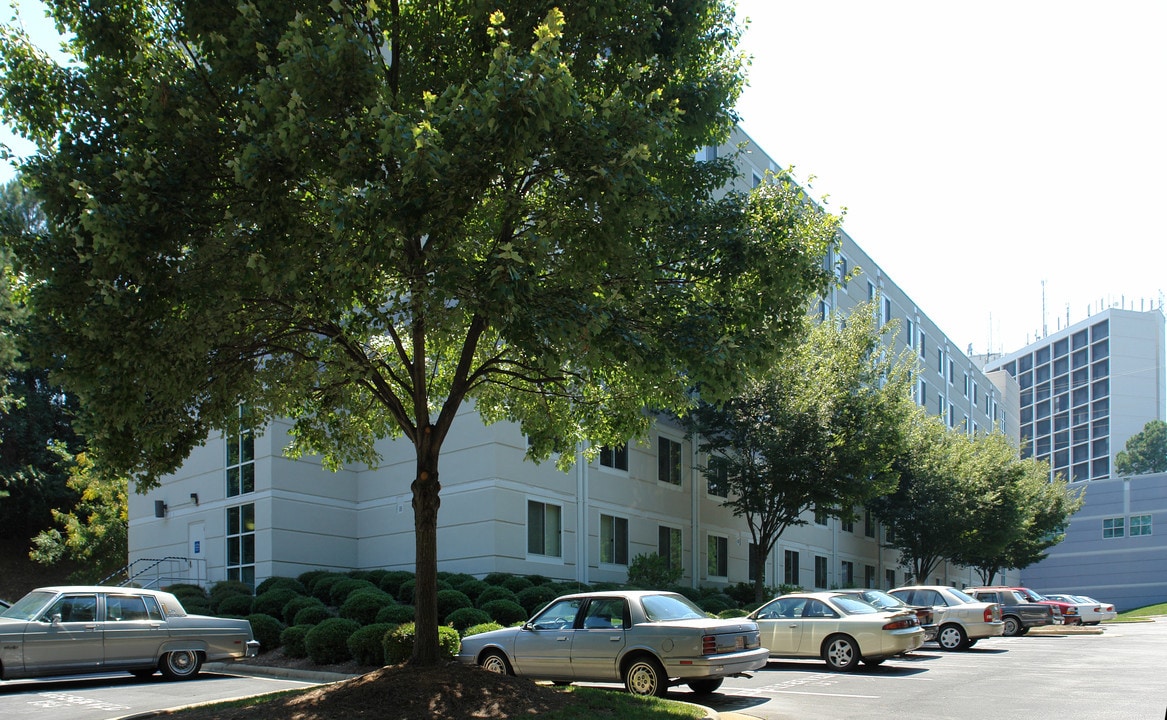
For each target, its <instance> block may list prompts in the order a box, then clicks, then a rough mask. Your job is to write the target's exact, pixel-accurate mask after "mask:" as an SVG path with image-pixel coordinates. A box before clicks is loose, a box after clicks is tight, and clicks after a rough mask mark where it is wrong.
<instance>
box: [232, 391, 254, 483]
mask: <svg viewBox="0 0 1167 720" xmlns="http://www.w3.org/2000/svg"><path fill="white" fill-rule="evenodd" d="M243 413H244V408H243V407H240V408H239V417H240V419H243ZM226 440H227V497H235V496H236V495H243V494H246V493H250V492H255V435H254V433H252V431H251V430H243V431H242V432H240V433H239V434H238V435H235V436H232V437H229V438H226Z"/></svg>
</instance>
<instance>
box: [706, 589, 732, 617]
mask: <svg viewBox="0 0 1167 720" xmlns="http://www.w3.org/2000/svg"><path fill="white" fill-rule="evenodd" d="M697 604H698V605H699V606H700V607H701V609H702V610H704V611H705V612H707V613H713V614H717V613H719V612H721V611H722V610H730V609H733V608H736V607H737V603H736V602H734V601H733V598H731V597H730V596H728V595H726V594H725V593H714V594H713V595H709V596H707V597H703V598H701V599H700V600H698V601H697Z"/></svg>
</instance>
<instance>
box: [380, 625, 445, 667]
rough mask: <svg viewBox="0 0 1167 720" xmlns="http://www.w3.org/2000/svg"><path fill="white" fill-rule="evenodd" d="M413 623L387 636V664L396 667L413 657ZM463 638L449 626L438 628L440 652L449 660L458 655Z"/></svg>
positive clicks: (398, 627) (400, 627) (414, 633)
mask: <svg viewBox="0 0 1167 720" xmlns="http://www.w3.org/2000/svg"><path fill="white" fill-rule="evenodd" d="M416 634H417V633H416V631H415V629H414V626H413V623H405V624H403V625H398V626H397V627H396V628H394V629H393V630H390V631H389V632H388V633H386V635H385V662H386V663H388V664H390V665H394V664H396V663H402V662H405V661H406V660H408V659H409V658H410V657H412V656H413V642H414V637H415V636H416ZM461 647H462V638H461V636H460V635H458V631H457V630H455V629H454V628H452V627H449V626H448V625H439V626H438V650H439V652H440V653H442V654H444V655H446V656H447V657H449V658H453V657H454V656H455V655H457V654H458V650H459V648H461Z"/></svg>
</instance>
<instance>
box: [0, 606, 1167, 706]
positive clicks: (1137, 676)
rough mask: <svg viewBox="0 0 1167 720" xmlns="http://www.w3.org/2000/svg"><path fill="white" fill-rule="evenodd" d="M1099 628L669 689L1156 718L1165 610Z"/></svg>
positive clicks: (82, 681) (186, 697) (171, 702)
mask: <svg viewBox="0 0 1167 720" xmlns="http://www.w3.org/2000/svg"><path fill="white" fill-rule="evenodd" d="M1103 628H1104V630H1103V632H1102V634H1100V635H1084V634H1075V635H1068V636H1051V635H1038V634H1030V635H1029V636H1026V637H1017V638H992V639H989V640H982V641H980V642H978V643H977V645H976V647H974V648H972V649H971V650H969V651H968V652H956V653H945V652H940V651H939V650H937V649H935V645H933V644H929V645H926V646H925V647H924V648H923V649H922V650H920V651H917V652H914V653H912V654H911V655H910V656H908V657H905V658H899V659H893V660H889V661H888V662H886V663H885V664H883V665H882V666H880V667H878V668H867V667H862V666H861V667H860V669H859V670H858V671H856V672H853V673H832V672H827V671H826V666H825V664H824V663H822V662H819V661H814V660H805V661H771V662H770V664H769V665H768V667H767V668H766V669H765V670H762V671H759V672H757V673H756V674H755V675H754V677H752V678H750V679H742V678H734V679H730V680H728V681H727V682H726V683H725V684H724V685H723V686H722V688H721V690H719V691H718V692H717V693H715V694H714V695H711V696H704V697H701V698H698V697H695V696H694V695H693V694H692V693H690V692H688V691H687V689H686V688H676V689H674V690H673V691H672V692H670V694H669V696H670V697H672V698H674V699H677V700H689V701H700V702H701V703H702V704H704V705H708V706H710V707H713V708H714V709H716V710H718V711H721V712H736V713H743V714H746V715H749V716H753V717H756V718H762V719H763V720H779V719H781V720H794V719H795V718H798V720H838V719H840V718H846V719H847V720H863V719H865V718H887V717H893V718H897V720H900V719H914V718H920V719H921V720H924V719H927V720H938V719H941V718H954V719H955V718H960V720H973V719H976V718H994V719H1008V718H1024V719H1025V720H1039V719H1041V720H1044V719H1045V718H1058V719H1061V718H1066V719H1070V718H1073V719H1075V720H1077V719H1078V718H1089V719H1090V720H1108V719H1110V718H1114V719H1115V720H1120V719H1121V720H1143V719H1146V720H1162V718H1164V717H1165V715H1167V683H1164V682H1163V657H1164V650H1165V649H1167V618H1165V619H1162V620H1159V621H1157V622H1151V623H1138V624H1107V625H1105V626H1103ZM305 686H306V683H300V682H295V681H278V680H271V679H265V678H247V677H233V676H230V675H223V674H218V673H204V674H203V675H201V676H200V677H199V678H197V679H195V680H192V681H188V682H180V683H168V682H164V681H163V680H162V679H161V677H160V676H155V677H154V678H152V679H151V680H149V681H141V680H136V679H135V678H133V677H130V676H129V675H127V674H114V675H110V676H92V677H85V678H77V679H53V680H22V681H15V682H3V683H0V717H3V718H36V719H37V720H105V719H112V718H119V717H125V716H128V715H134V714H136V713H140V712H143V711H147V710H157V709H162V708H166V707H173V706H177V705H186V704H190V703H194V702H208V701H214V700H223V699H228V698H232V697H242V696H245V695H251V694H256V693H263V692H273V691H276V690H281V689H290V688H293V687H305ZM612 687H613V688H614V691H616V692H623V689H622V688H620V687H619V686H612Z"/></svg>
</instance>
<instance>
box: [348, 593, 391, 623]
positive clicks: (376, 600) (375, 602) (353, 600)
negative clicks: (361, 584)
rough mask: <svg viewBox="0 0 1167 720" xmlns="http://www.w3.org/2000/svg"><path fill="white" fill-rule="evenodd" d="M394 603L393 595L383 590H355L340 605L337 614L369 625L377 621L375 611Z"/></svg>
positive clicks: (377, 611)
mask: <svg viewBox="0 0 1167 720" xmlns="http://www.w3.org/2000/svg"><path fill="white" fill-rule="evenodd" d="M396 604H397V601H396V600H394V599H393V596H392V595H390V594H389V593H387V592H385V591H384V590H378V589H376V588H370V589H368V590H357V591H356V592H354V593H353V594H352V595H349V596H348V599H347V600H345V601H344V603H343V604H342V605H341V606H340V612H339V615H340V616H341V617H342V618H348V619H349V620H356V621H357V622H359V623H360V624H361V625H371V624H373V623H374V622H376V621H377V613H379V612H381V608H384V607H386V606H388V605H396Z"/></svg>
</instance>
